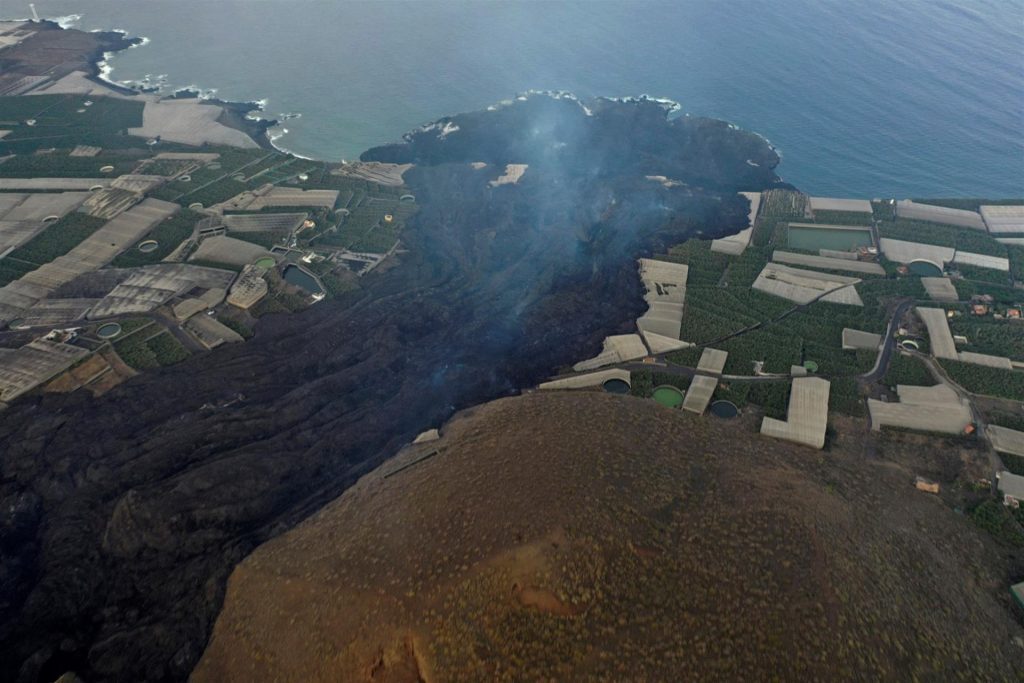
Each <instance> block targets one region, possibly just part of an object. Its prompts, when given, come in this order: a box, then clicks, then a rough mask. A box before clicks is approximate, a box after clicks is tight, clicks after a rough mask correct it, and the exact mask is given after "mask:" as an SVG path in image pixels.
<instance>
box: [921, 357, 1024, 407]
mask: <svg viewBox="0 0 1024 683" xmlns="http://www.w3.org/2000/svg"><path fill="white" fill-rule="evenodd" d="M939 362H940V363H941V365H942V369H943V370H945V371H946V374H947V375H949V378H950V379H952V380H953V381H954V382H956V383H957V384H959V385H960V386H962V387H963V388H964V389H966V390H967V391H969V392H971V393H973V394H982V395H986V396H996V397H999V398H1008V399H1010V400H1012V401H1024V372H1021V371H1019V370H1015V371H1012V372H1008V371H1006V370H1002V369H1000V368H993V367H988V366H986V365H977V364H974V363H964V362H961V361H956V360H946V359H943V360H941V361H939Z"/></svg>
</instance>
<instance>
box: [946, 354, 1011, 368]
mask: <svg viewBox="0 0 1024 683" xmlns="http://www.w3.org/2000/svg"><path fill="white" fill-rule="evenodd" d="M957 360H959V361H960V362H961V363H974V364H975V365H987V366H988V367H990V368H999V369H1000V370H1013V361H1011V360H1010V359H1009V358H1004V357H1003V356H993V355H991V354H988V353H974V352H972V351H961V352H960V353H959V354H957Z"/></svg>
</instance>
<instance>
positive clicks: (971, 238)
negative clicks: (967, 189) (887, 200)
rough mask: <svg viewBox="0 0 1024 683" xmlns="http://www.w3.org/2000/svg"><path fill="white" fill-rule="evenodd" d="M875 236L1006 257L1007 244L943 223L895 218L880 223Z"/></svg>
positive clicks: (975, 231) (979, 232)
mask: <svg viewBox="0 0 1024 683" xmlns="http://www.w3.org/2000/svg"><path fill="white" fill-rule="evenodd" d="M878 234H879V235H881V236H882V237H888V238H891V239H897V240H905V241H907V242H919V243H921V244H934V245H937V246H940V247H952V248H954V249H957V250H959V251H968V252H971V253H974V254H985V255H986V256H1001V257H1003V258H1006V256H1007V253H1006V245H1004V244H1000V243H999V242H997V241H996V240H995V238H993V237H991V236H990V235H988V234H987V233H984V232H981V231H979V230H972V229H970V228H958V227H956V226H953V225H944V224H942V223H930V222H928V221H915V220H909V219H905V218H897V219H895V220H892V221H880V222H879V224H878Z"/></svg>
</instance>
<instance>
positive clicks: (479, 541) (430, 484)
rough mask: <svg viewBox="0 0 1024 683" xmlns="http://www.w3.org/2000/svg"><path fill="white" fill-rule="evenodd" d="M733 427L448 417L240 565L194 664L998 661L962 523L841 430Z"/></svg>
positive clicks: (661, 666)
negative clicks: (833, 436)
mask: <svg viewBox="0 0 1024 683" xmlns="http://www.w3.org/2000/svg"><path fill="white" fill-rule="evenodd" d="M740 421H741V422H743V424H742V426H741V427H740V428H741V429H743V430H744V433H747V432H749V436H746V437H744V438H742V439H737V438H735V436H734V435H735V433H736V429H737V428H736V426H735V423H726V422H723V421H719V420H713V419H707V418H700V417H696V416H692V415H690V414H688V413H685V412H683V411H679V410H669V409H665V408H662V407H660V406H658V405H656V404H655V403H654V402H653V401H649V400H641V399H637V398H632V397H625V396H611V395H608V394H604V393H600V392H597V393H589V392H582V393H578V392H577V393H558V392H554V393H547V392H542V393H534V394H529V395H524V396H520V397H516V398H507V399H502V400H500V401H496V402H492V403H489V404H487V405H484V406H482V407H479V408H475V409H471V410H469V411H466V412H465V413H461V414H460V415H458V416H456V418H455V419H454V420H453V421H452V422H451V423H450V424H449V425H448V426H446V427H445V428H444V430H443V437H442V439H441V440H440V441H437V442H434V443H432V444H426V445H420V446H414V447H410V448H409V449H408V450H406V451H404V452H403V453H402V454H400V455H399V456H398V458H396V460H395V461H393V462H391V463H387V464H385V465H384V466H383V467H381V468H380V469H379V470H378V471H376V472H373V473H371V474H369V475H367V476H366V477H364V478H363V479H362V480H360V481H359V483H358V484H356V485H355V486H353V487H352V488H350V489H349V490H348V491H346V492H345V494H344V495H342V496H341V498H339V499H338V500H336V501H334V502H332V503H331V504H329V505H328V506H327V507H326V508H324V509H323V510H322V511H321V512H319V513H318V514H316V515H315V516H313V517H311V518H309V519H308V520H306V521H305V522H303V523H302V524H301V525H299V526H298V527H297V528H295V529H294V530H292V531H290V532H288V533H287V534H284V535H283V536H281V537H279V538H277V539H274V540H273V541H271V542H269V543H267V544H265V545H264V546H262V547H261V548H259V549H258V550H257V551H256V552H255V553H253V554H252V555H251V556H249V557H248V558H246V559H245V561H243V562H242V563H241V564H240V565H239V566H238V568H237V569H236V570H235V572H234V574H233V575H232V578H231V581H230V583H229V590H228V597H227V600H226V602H225V606H224V610H223V612H222V614H221V616H220V618H219V619H218V621H217V625H216V628H215V630H214V634H213V638H212V640H211V642H210V646H209V649H208V650H207V652H206V654H205V655H204V657H203V659H202V661H201V663H200V665H199V667H198V668H197V669H196V672H195V675H194V679H195V680H196V681H198V682H205V681H225V680H236V681H241V680H274V681H308V682H314V681H339V680H342V681H366V682H371V681H374V682H381V681H387V682H389V683H415V682H419V681H423V682H426V683H430V682H434V681H542V680H543V681H547V680H560V681H702V680H763V679H765V678H766V677H771V678H772V679H773V680H783V681H811V680H858V681H864V680H870V681H882V680H885V681H909V680H926V679H929V678H933V677H939V678H942V679H947V680H949V679H960V678H966V679H977V680H993V681H995V680H1006V681H1010V680H1015V679H1016V676H1017V674H1019V672H1020V670H1021V668H1020V667H1021V665H1022V664H1024V652H1022V650H1021V649H1020V647H1019V646H1017V645H1015V644H1014V643H1013V638H1014V636H1015V635H1016V634H1017V633H1018V632H1019V627H1018V626H1017V625H1016V623H1015V621H1014V618H1013V616H1012V615H1011V613H1010V612H1009V611H1008V610H1007V609H1006V608H1005V607H1004V606H1003V605H1001V604H1000V603H999V601H998V600H997V599H996V597H995V593H996V592H997V591H998V590H999V587H1000V586H1001V580H1000V573H1001V572H1002V571H1004V570H1005V559H1003V558H1001V557H1000V552H999V551H998V550H997V549H996V548H995V547H994V544H992V543H991V540H990V539H987V538H984V534H983V532H981V531H979V530H978V529H976V528H975V527H974V526H973V525H972V524H971V522H970V521H969V520H966V519H964V518H963V517H962V516H960V515H957V514H955V513H954V512H953V511H952V510H950V509H949V508H947V507H945V506H943V505H942V504H941V503H940V502H937V500H936V499H935V498H934V497H931V496H928V495H924V494H919V493H917V492H915V491H913V490H912V487H911V486H910V483H909V482H910V481H912V479H913V474H912V470H911V469H906V468H904V467H902V466H898V465H895V464H894V463H893V462H891V461H886V460H883V459H878V458H874V459H872V458H867V457H865V453H863V452H862V451H863V442H862V440H861V439H860V438H859V437H856V436H850V437H849V438H845V439H842V440H840V441H839V443H837V445H836V446H835V447H834V448H833V449H832V450H831V452H830V453H829V454H828V457H827V458H820V457H819V454H818V453H817V452H815V451H811V450H809V449H806V448H801V447H798V446H794V445H792V444H788V445H787V444H786V443H784V442H781V441H778V440H773V439H769V438H766V437H761V436H760V435H757V434H755V433H754V427H755V425H756V422H757V416H755V415H749V414H748V415H745V416H744V417H743V418H740ZM432 450H437V451H438V453H437V455H435V456H434V457H432V458H430V459H427V460H422V461H421V462H419V463H418V464H415V465H412V466H411V467H408V468H407V469H404V470H402V471H401V472H399V473H397V474H393V475H391V476H387V475H390V474H391V473H392V472H394V471H395V470H396V469H397V468H398V467H400V466H402V465H403V464H407V463H412V462H415V461H416V460H418V459H420V458H422V456H423V455H424V452H425V451H432ZM947 455H948V457H950V458H954V459H955V458H956V457H957V456H956V455H955V454H952V453H950V454H947Z"/></svg>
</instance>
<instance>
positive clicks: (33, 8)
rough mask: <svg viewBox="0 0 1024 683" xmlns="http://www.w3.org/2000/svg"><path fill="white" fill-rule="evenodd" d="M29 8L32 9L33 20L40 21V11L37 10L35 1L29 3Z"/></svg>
mask: <svg viewBox="0 0 1024 683" xmlns="http://www.w3.org/2000/svg"><path fill="white" fill-rule="evenodd" d="M28 8H29V9H30V10H32V21H39V20H40V19H39V12H36V5H35V3H34V2H30V3H28Z"/></svg>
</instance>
